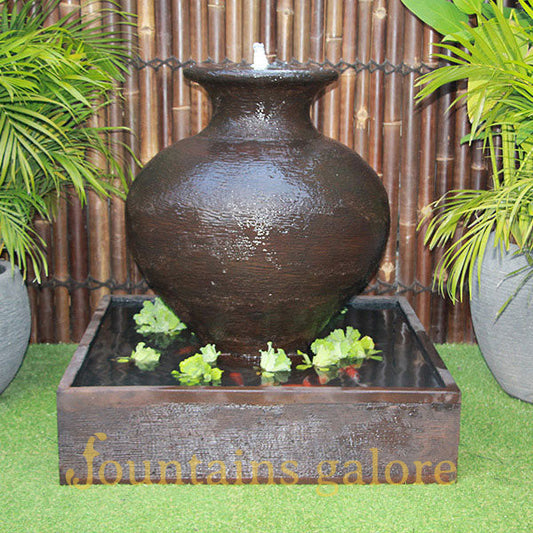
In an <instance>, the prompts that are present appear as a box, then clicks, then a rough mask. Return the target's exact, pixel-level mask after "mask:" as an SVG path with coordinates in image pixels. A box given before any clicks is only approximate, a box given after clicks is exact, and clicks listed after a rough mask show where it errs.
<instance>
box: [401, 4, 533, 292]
mask: <svg viewBox="0 0 533 533" xmlns="http://www.w3.org/2000/svg"><path fill="white" fill-rule="evenodd" d="M402 2H403V3H404V4H405V5H406V6H407V7H408V8H409V9H410V10H411V11H413V12H414V13H415V14H416V15H417V16H418V17H419V18H421V19H422V20H423V21H424V22H426V23H428V24H429V25H431V26H432V27H433V28H435V29H436V30H437V31H439V32H440V33H443V34H444V39H443V42H442V44H441V45H440V46H442V47H443V48H445V49H446V50H448V51H449V52H451V55H449V54H446V55H445V54H437V57H439V58H441V59H443V60H445V61H446V64H445V65H444V66H441V67H439V68H437V69H435V70H433V71H431V72H430V73H428V74H426V75H424V76H423V77H422V78H421V79H420V80H419V82H418V84H419V85H423V88H422V89H421V91H420V92H419V94H418V98H420V99H422V98H426V97H428V96H429V95H431V94H433V93H434V92H435V91H436V90H438V89H439V88H440V87H442V86H444V85H446V84H448V83H452V82H456V81H459V80H467V90H466V92H465V93H464V94H462V95H461V96H459V97H458V98H457V100H456V101H455V102H454V103H458V102H460V101H463V99H466V105H467V109H468V116H469V118H470V122H471V133H470V134H469V135H468V136H467V137H465V138H464V139H463V142H471V141H472V140H475V139H481V140H483V143H484V146H485V148H486V149H487V151H488V154H489V156H490V161H491V170H492V173H491V174H492V176H491V179H492V185H491V187H490V188H489V189H488V190H471V189H468V190H464V189H463V190H453V191H449V192H448V193H447V194H445V195H444V196H443V197H442V198H440V199H439V200H437V201H436V202H434V203H433V204H431V208H432V209H431V213H430V214H427V215H426V216H425V217H424V219H423V220H422V221H421V225H422V224H423V223H425V222H427V223H428V225H427V230H426V234H425V243H426V244H427V245H429V247H430V249H433V248H435V247H437V246H446V245H448V247H447V249H446V251H445V253H444V254H443V257H442V259H441V261H440V263H439V264H438V265H437V268H436V271H435V282H436V284H437V285H438V288H439V290H440V291H441V292H442V293H445V292H447V293H448V295H449V296H450V297H451V299H452V301H454V302H455V301H456V300H457V298H458V299H462V295H463V291H464V288H465V287H468V290H469V292H470V294H471V292H472V283H473V279H474V275H475V274H476V264H477V272H478V275H479V272H480V270H481V260H479V261H478V259H481V258H482V257H483V254H484V253H485V249H486V247H487V243H488V241H489V237H490V235H491V233H492V232H494V235H495V245H496V246H500V247H502V249H508V248H509V245H510V243H512V242H514V243H516V244H517V245H518V248H519V252H520V253H525V255H526V257H527V256H529V255H530V254H531V252H532V251H533V5H532V4H533V3H532V0H519V6H518V8H507V7H505V6H504V5H503V2H502V1H501V0H498V1H497V2H489V3H485V2H483V0H453V2H449V1H447V0H431V2H428V1H427V0H402ZM472 19H473V22H474V23H473V24H470V23H469V22H472ZM496 136H501V143H500V144H501V148H499V147H498V145H497V143H496V141H495V139H496ZM524 274H525V277H524V278H523V281H522V285H523V284H525V283H526V281H527V280H528V279H530V278H531V277H533V264H531V262H530V268H528V269H527V271H526V272H524ZM522 285H521V286H522Z"/></svg>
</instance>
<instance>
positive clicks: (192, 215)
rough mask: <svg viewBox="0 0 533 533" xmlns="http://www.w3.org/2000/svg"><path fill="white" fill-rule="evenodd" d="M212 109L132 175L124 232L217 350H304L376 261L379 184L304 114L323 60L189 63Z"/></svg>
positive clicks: (326, 74)
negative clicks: (201, 126)
mask: <svg viewBox="0 0 533 533" xmlns="http://www.w3.org/2000/svg"><path fill="white" fill-rule="evenodd" d="M185 75H186V77H187V78H189V79H191V80H194V81H197V82H199V83H200V84H201V85H202V86H203V87H205V89H206V90H207V91H208V93H209V96H210V98H211V101H212V104H213V115H212V119H211V122H210V123H209V125H208V126H207V128H206V129H205V130H203V131H202V132H201V133H200V134H198V135H196V136H194V137H190V138H188V139H184V140H182V141H179V142H178V143H176V144H174V145H173V146H171V147H169V148H167V149H165V150H163V151H162V152H160V153H159V154H157V155H156V156H155V157H154V158H153V159H152V160H151V161H150V162H149V163H148V164H147V165H146V166H145V167H144V169H143V170H142V171H141V172H140V174H139V175H138V177H137V178H136V180H135V182H134V183H133V185H132V187H131V189H130V192H129V195H128V199H127V203H126V216H127V230H128V239H129V244H130V247H131V250H132V252H133V255H134V258H135V260H136V261H137V263H138V265H139V267H140V269H141V271H142V272H143V274H144V276H145V277H146V279H147V281H148V283H149V284H150V286H151V287H152V288H153V290H154V291H155V292H156V293H158V294H159V295H160V296H161V297H162V298H163V299H164V300H165V301H166V302H167V303H168V304H169V305H170V306H171V307H172V308H173V309H174V310H175V311H176V313H177V314H178V315H179V316H180V318H181V319H182V320H183V321H184V322H186V323H187V324H188V325H189V326H190V328H191V329H192V330H193V331H195V332H196V333H197V335H198V336H199V337H200V340H201V341H202V342H206V343H207V342H214V343H216V345H217V348H218V349H220V350H222V351H224V352H233V353H242V354H257V350H259V349H260V348H265V347H266V342H267V341H269V340H270V341H272V342H273V343H274V345H275V346H276V347H283V348H285V349H288V350H291V351H292V350H294V349H296V348H301V349H304V348H305V347H306V345H307V344H308V343H309V342H311V341H312V340H313V339H314V338H315V337H316V336H317V334H318V333H319V332H320V330H321V329H322V328H323V326H324V325H325V324H326V323H327V322H328V321H329V319H330V318H331V316H332V315H333V314H334V313H336V312H337V311H339V309H340V308H341V306H342V305H343V304H344V302H346V300H347V299H348V298H349V297H351V296H353V295H354V294H356V293H358V292H360V291H361V290H362V289H363V288H364V286H365V285H366V284H367V283H368V280H369V278H370V277H371V275H372V274H373V273H374V271H375V269H376V268H377V265H378V262H379V259H380V257H381V254H382V252H383V249H384V246H385V243H386V240H387V236H388V229H389V207H388V201H387V194H386V192H385V189H384V188H383V186H382V184H381V182H380V181H379V178H378V177H377V175H376V174H375V172H374V171H373V170H372V169H371V168H370V167H369V165H368V164H367V163H366V162H365V161H363V160H362V159H361V157H360V156H359V155H358V154H356V153H355V152H353V151H352V150H350V149H348V148H347V147H345V146H344V145H342V144H340V143H338V142H336V141H333V140H331V139H327V138H325V137H324V136H323V135H321V134H320V133H319V132H318V131H317V130H316V129H315V128H314V126H313V125H312V123H311V121H310V118H309V109H310V105H311V103H312V101H313V99H314V97H315V96H316V94H317V93H318V92H319V91H320V90H321V89H322V88H323V87H324V86H325V85H327V84H328V83H330V82H331V81H333V80H335V79H336V78H337V73H336V72H335V71H333V70H331V69H323V68H318V67H316V68H315V67H306V68H303V67H293V66H288V65H284V64H283V65H282V64H278V65H272V66H271V67H269V69H267V70H264V71H254V70H252V69H251V68H250V67H246V66H242V65H206V64H204V65H198V66H194V67H189V68H188V69H186V70H185Z"/></svg>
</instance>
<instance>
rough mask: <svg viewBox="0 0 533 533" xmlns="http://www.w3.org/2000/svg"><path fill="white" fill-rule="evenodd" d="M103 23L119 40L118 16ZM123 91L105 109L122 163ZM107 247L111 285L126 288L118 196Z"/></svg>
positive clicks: (112, 205) (112, 145)
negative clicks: (109, 250)
mask: <svg viewBox="0 0 533 533" xmlns="http://www.w3.org/2000/svg"><path fill="white" fill-rule="evenodd" d="M106 7H108V8H113V7H114V4H113V3H112V2H108V3H107V5H106ZM106 24H108V26H109V30H110V31H112V32H113V34H114V35H116V36H117V39H118V38H120V37H122V35H121V33H122V32H121V29H122V28H121V25H120V21H119V20H118V15H117V14H116V13H114V12H109V13H108V14H107V15H106ZM121 90H122V87H121V84H120V83H118V82H117V83H115V84H114V92H113V95H112V96H111V98H112V101H111V103H110V105H109V106H108V108H107V121H108V124H109V126H110V127H111V128H112V131H111V132H110V133H109V144H110V148H111V150H113V152H114V153H115V154H117V156H118V157H119V158H120V159H121V160H123V159H124V150H123V148H122V144H121V143H122V142H123V133H122V132H121V131H120V130H119V128H121V127H122V125H123V123H122V111H123V109H122V105H121V100H120V96H119V95H120V92H121ZM115 186H116V187H117V188H120V187H121V184H120V183H119V180H117V179H115ZM109 211H110V212H109V215H110V245H111V277H112V279H113V282H114V283H116V284H119V285H123V286H125V285H126V284H127V282H128V259H127V252H126V231H125V229H126V228H125V215H124V201H123V200H122V199H121V198H118V197H117V196H114V197H112V198H111V201H110V209H109ZM113 292H115V293H116V294H126V292H127V291H126V290H124V289H121V290H114V291H113Z"/></svg>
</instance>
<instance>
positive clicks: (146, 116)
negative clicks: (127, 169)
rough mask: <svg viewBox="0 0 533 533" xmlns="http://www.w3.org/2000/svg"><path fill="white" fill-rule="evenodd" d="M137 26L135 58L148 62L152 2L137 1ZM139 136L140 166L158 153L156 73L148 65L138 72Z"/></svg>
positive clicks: (152, 28)
mask: <svg viewBox="0 0 533 533" xmlns="http://www.w3.org/2000/svg"><path fill="white" fill-rule="evenodd" d="M137 26H138V36H139V57H140V59H141V60H143V61H145V62H146V61H150V60H151V59H154V57H155V55H156V36H155V34H156V27H155V9H154V4H153V3H152V2H147V1H145V0H137ZM139 96H140V106H139V135H140V160H141V163H142V164H143V165H145V164H146V163H148V161H149V160H150V159H152V157H154V156H155V155H156V154H157V153H158V152H159V148H160V145H159V139H158V125H157V123H158V120H159V109H160V108H159V102H158V99H157V82H156V73H155V72H154V69H153V68H151V67H148V66H146V67H144V68H142V69H141V70H140V72H139Z"/></svg>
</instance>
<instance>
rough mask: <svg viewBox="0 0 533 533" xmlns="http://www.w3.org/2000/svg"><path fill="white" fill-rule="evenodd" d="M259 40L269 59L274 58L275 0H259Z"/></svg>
mask: <svg viewBox="0 0 533 533" xmlns="http://www.w3.org/2000/svg"><path fill="white" fill-rule="evenodd" d="M261 42H262V43H264V45H265V51H266V54H267V57H268V59H269V61H273V60H274V59H275V58H276V0H261Z"/></svg>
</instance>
